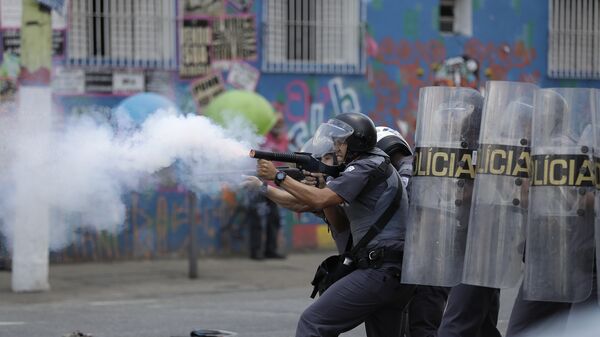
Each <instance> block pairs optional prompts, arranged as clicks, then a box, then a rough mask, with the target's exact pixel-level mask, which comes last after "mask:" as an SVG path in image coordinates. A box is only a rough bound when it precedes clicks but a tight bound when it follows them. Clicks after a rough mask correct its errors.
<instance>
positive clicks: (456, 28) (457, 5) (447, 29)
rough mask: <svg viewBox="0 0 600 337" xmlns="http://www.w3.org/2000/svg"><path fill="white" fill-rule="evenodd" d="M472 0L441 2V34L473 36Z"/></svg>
mask: <svg viewBox="0 0 600 337" xmlns="http://www.w3.org/2000/svg"><path fill="white" fill-rule="evenodd" d="M472 7H473V5H472V3H471V0H440V11H439V29H440V32H441V33H451V34H462V35H466V36H471V35H473V27H472V26H473V23H472V21H473V20H472Z"/></svg>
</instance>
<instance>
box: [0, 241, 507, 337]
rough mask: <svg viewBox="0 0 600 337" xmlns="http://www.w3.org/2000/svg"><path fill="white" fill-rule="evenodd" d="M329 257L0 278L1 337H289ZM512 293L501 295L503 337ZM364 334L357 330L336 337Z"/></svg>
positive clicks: (92, 267) (121, 266) (135, 264)
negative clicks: (23, 288) (74, 336)
mask: <svg viewBox="0 0 600 337" xmlns="http://www.w3.org/2000/svg"><path fill="white" fill-rule="evenodd" d="M331 253H332V252H331V251H316V252H305V253H293V254H290V255H289V256H288V258H287V259H284V260H281V259H267V260H262V261H255V260H251V259H249V258H246V257H231V258H207V257H203V258H200V259H199V260H198V274H199V277H198V278H197V279H189V278H188V276H187V272H188V261H187V260H185V259H166V260H149V261H124V262H113V263H78V264H53V265H51V266H50V278H49V279H50V286H51V290H50V291H47V292H37V293H13V292H12V291H11V287H10V286H11V277H10V273H9V272H6V271H4V272H0V337H21V336H23V337H25V336H33V335H36V336H44V337H46V336H48V337H49V336H63V335H64V334H65V333H68V332H70V331H74V330H76V328H77V329H78V330H81V331H84V332H86V331H87V332H93V336H94V337H104V336H107V337H109V336H126V337H129V336H131V337H133V336H157V337H159V336H174V335H177V336H183V335H189V331H190V327H197V328H200V327H203V328H210V329H215V328H219V329H225V330H230V331H237V332H241V331H243V332H244V333H239V336H248V337H259V336H282V337H289V336H293V333H294V329H295V325H296V322H297V319H298V317H299V315H300V313H301V312H302V311H303V310H304V308H306V307H307V306H308V305H310V303H312V301H313V300H311V299H310V298H309V297H308V295H309V293H310V291H311V287H310V281H311V280H312V276H313V274H314V270H315V268H316V266H317V265H318V264H319V263H320V262H321V261H322V260H323V259H324V258H325V257H327V256H329V255H331ZM515 295H516V289H508V290H506V291H503V293H502V299H501V310H500V315H499V324H498V326H499V329H500V330H501V331H502V332H503V331H504V330H505V329H506V323H507V320H508V317H509V314H510V309H511V307H512V303H513V301H514V296H515ZM362 335H364V329H363V328H361V327H358V328H357V329H354V330H353V331H351V332H349V333H347V334H343V335H342V336H348V337H354V336H362Z"/></svg>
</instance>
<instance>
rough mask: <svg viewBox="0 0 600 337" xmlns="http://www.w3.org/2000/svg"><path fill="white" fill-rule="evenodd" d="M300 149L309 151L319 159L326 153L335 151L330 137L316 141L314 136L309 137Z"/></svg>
mask: <svg viewBox="0 0 600 337" xmlns="http://www.w3.org/2000/svg"><path fill="white" fill-rule="evenodd" d="M300 151H301V152H305V153H310V154H311V155H312V156H313V157H315V158H317V159H321V158H322V157H323V156H324V155H326V154H332V153H335V147H334V145H333V140H331V139H328V138H322V139H321V140H320V141H318V142H316V141H315V138H311V139H309V140H308V141H307V142H306V143H305V144H304V146H302V149H300Z"/></svg>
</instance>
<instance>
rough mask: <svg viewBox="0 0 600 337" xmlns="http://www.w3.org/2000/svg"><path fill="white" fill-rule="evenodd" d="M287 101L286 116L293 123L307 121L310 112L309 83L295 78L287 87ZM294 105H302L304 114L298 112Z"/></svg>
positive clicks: (301, 108)
mask: <svg viewBox="0 0 600 337" xmlns="http://www.w3.org/2000/svg"><path fill="white" fill-rule="evenodd" d="M285 92H286V95H287V102H286V103H285V116H286V118H287V120H288V121H290V122H292V123H296V122H301V121H305V120H307V119H308V117H309V112H310V90H309V89H308V85H306V83H305V82H304V81H301V80H293V81H291V82H290V83H288V84H287V85H286V87H285ZM294 106H300V110H301V111H302V115H299V114H296V113H295V111H297V110H298V109H294V108H293V107H294Z"/></svg>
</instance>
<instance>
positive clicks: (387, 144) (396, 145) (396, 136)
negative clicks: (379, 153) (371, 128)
mask: <svg viewBox="0 0 600 337" xmlns="http://www.w3.org/2000/svg"><path fill="white" fill-rule="evenodd" d="M376 130H377V147H378V148H380V149H381V150H383V152H385V153H387V155H388V156H392V154H394V153H395V152H396V151H400V153H402V155H404V156H412V155H413V152H412V149H411V148H410V145H408V142H407V141H406V139H404V137H402V135H401V134H400V132H398V131H396V130H394V129H392V128H388V127H387V126H378V127H377V128H376Z"/></svg>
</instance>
